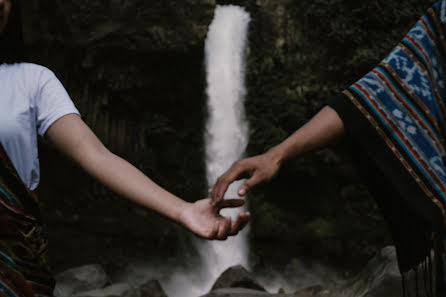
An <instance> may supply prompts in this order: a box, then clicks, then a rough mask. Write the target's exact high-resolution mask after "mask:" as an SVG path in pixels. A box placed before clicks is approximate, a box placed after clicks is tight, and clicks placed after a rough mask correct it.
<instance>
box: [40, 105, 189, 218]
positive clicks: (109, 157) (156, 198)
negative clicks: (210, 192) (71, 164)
mask: <svg viewBox="0 0 446 297" xmlns="http://www.w3.org/2000/svg"><path fill="white" fill-rule="evenodd" d="M45 137H46V138H47V139H49V140H50V141H51V143H52V144H53V145H55V146H56V147H57V148H58V149H59V150H60V151H61V152H63V153H64V154H66V155H67V156H68V157H69V158H71V159H73V160H74V161H75V162H76V163H77V164H79V165H80V167H82V168H83V169H84V170H85V171H86V172H87V173H89V174H90V175H91V176H93V177H94V178H96V179H97V180H99V181H100V182H101V183H103V184H104V185H106V186H108V187H109V188H110V189H111V190H113V191H115V192H116V193H118V194H120V195H122V196H123V197H125V198H128V199H130V200H133V201H135V202H137V203H139V204H141V205H143V206H145V207H147V208H150V209H153V210H155V211H157V212H159V213H161V214H162V215H165V216H167V217H169V218H171V219H173V220H175V221H177V220H178V214H179V212H180V210H181V209H183V208H184V207H185V206H186V205H187V204H188V203H187V202H185V201H183V200H181V199H179V198H178V197H176V196H175V195H172V194H171V193H169V192H167V191H166V190H164V189H163V188H161V187H160V186H158V185H157V184H155V183H154V182H153V181H152V180H150V179H149V178H148V177H147V176H145V175H144V174H143V173H142V172H141V171H139V170H138V169H137V168H135V167H134V166H133V165H131V164H130V163H128V162H127V161H125V160H123V159H122V158H120V157H118V156H116V155H114V154H113V153H111V152H110V151H109V150H108V149H107V148H105V147H104V145H103V144H102V143H101V141H100V140H99V139H98V138H97V137H96V135H94V133H93V132H92V131H91V130H90V129H89V128H88V126H87V125H86V124H85V123H84V122H83V121H82V120H81V118H80V117H79V116H78V115H73V114H69V115H66V116H64V117H62V118H60V119H58V120H57V121H56V122H55V123H53V125H51V126H50V127H49V129H48V131H47V133H46V135H45Z"/></svg>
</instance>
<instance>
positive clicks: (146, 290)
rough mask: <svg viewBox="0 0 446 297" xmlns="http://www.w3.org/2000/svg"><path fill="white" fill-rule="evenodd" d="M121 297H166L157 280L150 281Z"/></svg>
mask: <svg viewBox="0 0 446 297" xmlns="http://www.w3.org/2000/svg"><path fill="white" fill-rule="evenodd" d="M122 297H167V294H166V293H165V292H164V290H163V288H162V287H161V284H160V283H159V281H157V280H150V281H148V282H146V283H145V284H143V285H142V286H139V287H137V288H134V289H132V290H130V291H127V292H126V293H125V294H124V295H122Z"/></svg>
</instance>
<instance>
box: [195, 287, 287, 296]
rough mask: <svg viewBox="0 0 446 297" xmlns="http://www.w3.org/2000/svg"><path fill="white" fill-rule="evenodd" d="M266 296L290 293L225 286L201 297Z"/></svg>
mask: <svg viewBox="0 0 446 297" xmlns="http://www.w3.org/2000/svg"><path fill="white" fill-rule="evenodd" d="M245 296H246V297H266V296H276V297H288V296H291V295H287V294H274V295H272V294H269V293H266V292H263V291H258V290H251V289H245V288H225V289H217V290H215V291H212V292H210V293H209V294H206V295H203V296H202V297H245Z"/></svg>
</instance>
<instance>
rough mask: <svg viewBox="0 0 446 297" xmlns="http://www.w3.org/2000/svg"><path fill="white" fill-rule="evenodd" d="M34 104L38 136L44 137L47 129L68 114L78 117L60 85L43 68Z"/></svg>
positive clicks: (56, 79)
mask: <svg viewBox="0 0 446 297" xmlns="http://www.w3.org/2000/svg"><path fill="white" fill-rule="evenodd" d="M35 104H36V111H37V131H38V133H39V135H40V136H43V135H45V132H46V131H47V129H48V128H49V127H50V126H51V125H52V124H53V123H54V122H55V121H56V120H58V119H59V118H61V117H62V116H64V115H67V114H70V113H75V114H79V115H80V113H79V111H78V110H77V108H76V107H75V106H74V103H73V101H72V100H71V98H70V96H69V95H68V93H67V91H66V90H65V88H64V86H63V85H62V83H61V82H60V81H59V79H58V78H57V77H56V75H55V74H54V73H53V72H52V71H51V70H49V69H47V68H43V71H42V73H41V76H40V79H39V86H38V89H37V94H36V97H35Z"/></svg>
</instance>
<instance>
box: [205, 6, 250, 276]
mask: <svg viewBox="0 0 446 297" xmlns="http://www.w3.org/2000/svg"><path fill="white" fill-rule="evenodd" d="M249 21H250V17H249V14H248V13H247V12H246V11H245V10H244V9H243V8H241V7H239V6H232V5H231V6H218V7H217V9H216V11H215V17H214V20H213V22H212V24H211V26H210V28H209V32H208V36H207V39H206V48H205V52H206V72H207V86H208V87H207V95H208V111H209V117H208V122H207V126H206V128H207V129H206V136H205V142H206V165H207V166H206V169H207V171H206V172H207V180H208V184H209V185H213V184H214V183H215V181H216V179H217V178H218V176H220V175H221V174H222V173H223V172H225V170H226V169H228V167H229V166H230V165H231V164H232V163H233V162H234V161H236V160H238V159H240V158H242V156H243V154H244V152H245V148H246V144H247V139H248V135H247V131H248V127H247V123H246V121H245V114H244V96H245V93H246V90H245V82H244V74H245V73H244V66H245V53H246V41H247V31H248V30H247V29H248V24H249ZM238 185H239V184H238V183H236V184H234V185H232V186H230V188H229V189H228V191H227V194H226V197H229V198H231V197H238V195H237V188H238ZM239 211H240V209H235V210H224V211H223V212H222V213H223V214H224V215H229V216H233V217H235V214H236V213H238V212H239ZM203 245H204V246H205V247H204V246H203ZM200 248H201V250H203V252H204V253H203V259H204V261H205V262H206V263H207V267H208V269H209V273H210V274H211V275H213V276H218V275H219V274H220V273H221V272H222V271H223V270H224V269H226V268H228V267H229V266H232V265H236V264H242V265H244V266H247V265H248V262H247V258H248V257H247V254H248V252H247V240H246V231H244V232H242V234H240V235H239V236H236V237H232V238H230V239H229V240H227V241H225V242H215V241H214V242H209V243H206V244H202V245H201V246H200Z"/></svg>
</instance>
